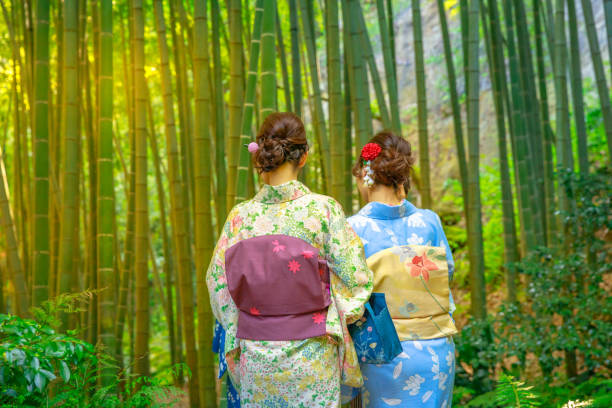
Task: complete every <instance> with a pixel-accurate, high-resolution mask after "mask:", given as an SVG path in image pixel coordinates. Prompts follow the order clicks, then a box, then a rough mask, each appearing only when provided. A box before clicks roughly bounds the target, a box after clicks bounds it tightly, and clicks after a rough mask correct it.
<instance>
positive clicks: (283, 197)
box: [254, 180, 310, 204]
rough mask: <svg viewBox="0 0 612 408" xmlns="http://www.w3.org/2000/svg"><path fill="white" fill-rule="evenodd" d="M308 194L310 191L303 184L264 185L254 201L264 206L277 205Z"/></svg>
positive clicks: (293, 181) (290, 182)
mask: <svg viewBox="0 0 612 408" xmlns="http://www.w3.org/2000/svg"><path fill="white" fill-rule="evenodd" d="M309 193H310V190H309V189H308V187H306V186H305V185H304V184H302V183H300V182H299V181H297V180H291V181H288V182H286V183H283V184H279V185H278V186H271V185H269V184H264V185H263V186H262V188H261V190H259V192H258V193H257V194H256V195H255V197H254V200H255V201H260V202H262V203H264V204H277V203H284V202H286V201H291V200H295V199H297V198H300V197H302V196H304V195H306V194H309Z"/></svg>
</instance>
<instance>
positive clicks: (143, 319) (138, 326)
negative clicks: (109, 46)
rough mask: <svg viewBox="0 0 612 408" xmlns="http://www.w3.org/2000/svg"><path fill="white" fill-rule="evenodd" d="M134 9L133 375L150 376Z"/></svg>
mask: <svg viewBox="0 0 612 408" xmlns="http://www.w3.org/2000/svg"><path fill="white" fill-rule="evenodd" d="M131 6H132V14H133V19H134V44H133V45H134V50H133V52H134V89H135V97H134V112H135V115H134V129H135V149H134V150H135V159H136V175H135V177H136V182H135V207H134V208H135V220H134V231H135V235H134V238H135V240H134V241H135V244H134V277H135V280H134V295H135V309H134V313H135V338H134V358H135V361H134V372H135V373H136V374H138V375H145V376H148V375H149V373H150V361H149V337H150V328H149V322H150V317H149V276H148V275H149V267H148V246H149V243H148V241H149V240H148V237H149V208H148V196H147V123H146V114H147V111H146V109H147V106H146V82H145V71H144V61H145V53H144V12H143V8H142V0H132V2H131Z"/></svg>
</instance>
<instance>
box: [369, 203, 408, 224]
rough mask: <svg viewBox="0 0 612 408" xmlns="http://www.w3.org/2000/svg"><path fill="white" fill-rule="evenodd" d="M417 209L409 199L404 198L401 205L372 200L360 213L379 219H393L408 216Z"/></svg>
mask: <svg viewBox="0 0 612 408" xmlns="http://www.w3.org/2000/svg"><path fill="white" fill-rule="evenodd" d="M415 211H416V207H415V206H414V204H412V203H411V202H410V201H408V200H403V201H402V202H401V204H400V205H387V204H383V203H380V202H378V201H372V202H371V203H368V204H367V205H366V206H364V207H363V208H362V209H361V210H359V212H358V214H359V215H363V216H364V217H369V218H375V219H379V220H392V219H395V218H402V217H407V216H409V215H411V214H412V213H413V212H415Z"/></svg>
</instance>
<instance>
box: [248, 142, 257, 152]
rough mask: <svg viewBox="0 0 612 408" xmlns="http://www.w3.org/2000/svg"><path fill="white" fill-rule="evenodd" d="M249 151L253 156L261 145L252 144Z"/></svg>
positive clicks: (249, 145)
mask: <svg viewBox="0 0 612 408" xmlns="http://www.w3.org/2000/svg"><path fill="white" fill-rule="evenodd" d="M247 149H248V150H249V153H251V154H253V153H255V152H256V151H257V150H259V145H258V144H257V143H256V142H251V143H249V144H248V145H247Z"/></svg>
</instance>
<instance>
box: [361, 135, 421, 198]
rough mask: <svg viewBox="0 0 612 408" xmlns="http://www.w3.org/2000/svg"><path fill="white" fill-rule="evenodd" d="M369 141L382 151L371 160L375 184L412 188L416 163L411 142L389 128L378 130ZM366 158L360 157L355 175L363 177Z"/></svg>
mask: <svg viewBox="0 0 612 408" xmlns="http://www.w3.org/2000/svg"><path fill="white" fill-rule="evenodd" d="M369 143H374V144H376V145H378V146H379V147H380V153H378V155H377V156H376V157H375V158H374V159H372V160H371V161H370V169H371V170H372V173H373V174H372V175H371V178H372V179H373V181H374V184H379V185H384V186H389V187H393V188H395V189H398V188H399V187H401V186H403V187H404V189H405V191H408V190H409V189H410V171H411V169H412V165H413V163H414V157H413V156H412V147H411V146H410V142H408V141H407V140H406V139H404V138H402V137H401V136H398V135H396V134H394V133H393V132H391V131H389V130H383V131H381V132H378V133H377V134H376V135H374V137H373V138H372V139H370V141H369ZM364 166H365V164H364V160H363V159H362V158H361V157H360V158H358V160H357V163H355V165H354V166H353V175H354V176H355V177H360V178H361V177H363V174H362V173H363V168H364Z"/></svg>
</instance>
